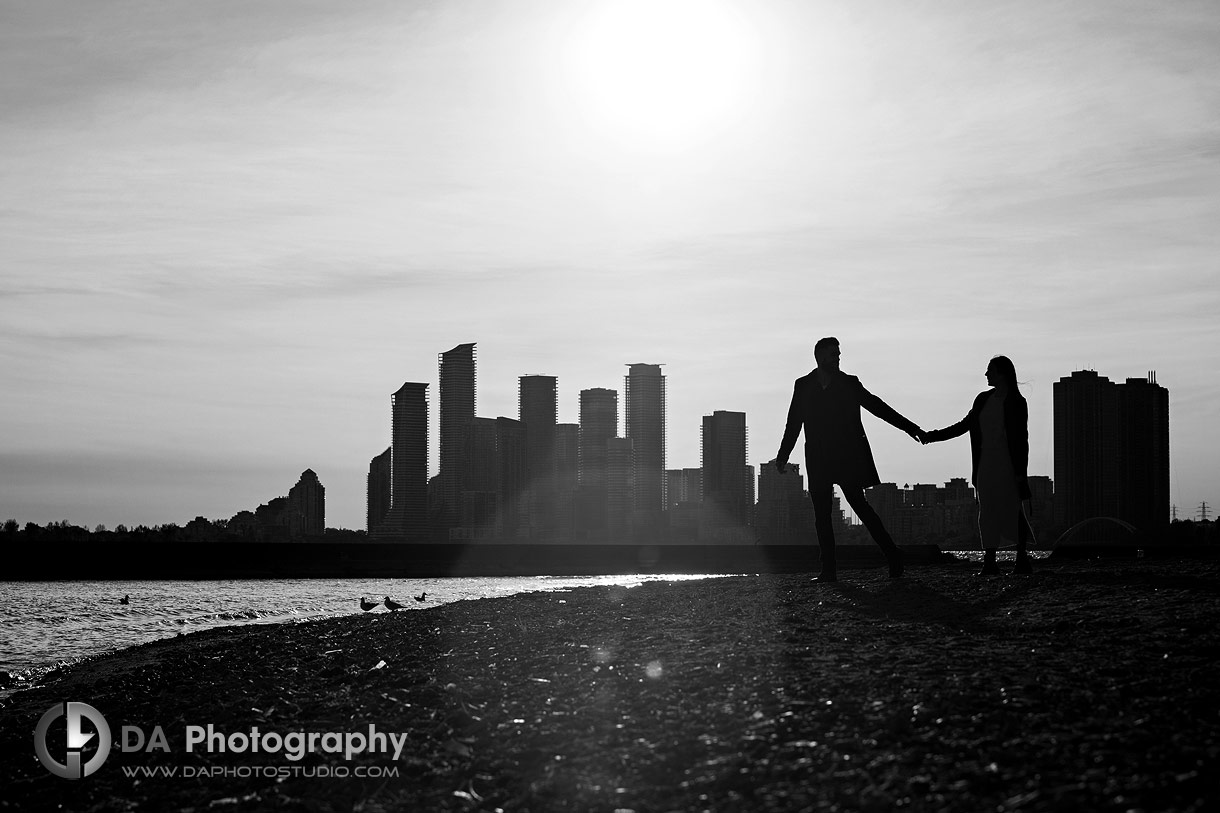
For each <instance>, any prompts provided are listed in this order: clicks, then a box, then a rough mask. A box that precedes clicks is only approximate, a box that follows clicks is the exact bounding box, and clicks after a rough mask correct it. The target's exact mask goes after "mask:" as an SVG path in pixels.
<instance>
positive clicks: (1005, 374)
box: [988, 356, 1021, 392]
mask: <svg viewBox="0 0 1220 813" xmlns="http://www.w3.org/2000/svg"><path fill="white" fill-rule="evenodd" d="M988 366H990V367H991V369H992V370H994V371H995V373H996V375H998V376H999V377H1000V378H1002V379H1003V380H1004V383H1005V384H1007V385H1008V389H1009V391H1010V392H1020V391H1021V390H1020V388H1019V387H1018V386H1017V368H1016V367H1014V366H1013V363H1012V359H1010V358H1009V357H1008V356H993V357H992V359H991V363H990V364H989V365H988Z"/></svg>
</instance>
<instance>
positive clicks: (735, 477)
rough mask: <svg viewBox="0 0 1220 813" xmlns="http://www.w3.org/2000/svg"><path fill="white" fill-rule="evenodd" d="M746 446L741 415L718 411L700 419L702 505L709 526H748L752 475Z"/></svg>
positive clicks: (744, 427)
mask: <svg viewBox="0 0 1220 813" xmlns="http://www.w3.org/2000/svg"><path fill="white" fill-rule="evenodd" d="M747 445H748V441H747V430H746V414H745V413H744V412H727V411H725V410H717V411H716V412H713V413H712V414H711V415H705V416H703V434H702V442H701V458H702V468H703V505H704V513H705V516H707V517H708V521H710V522H715V523H717V524H727V525H748V524H749V521H750V514H751V509H752V508H753V502H754V488H753V479H754V478H753V474H754V472H753V470H752V469H751V468H750V467H749V466H748V465H746V453H747Z"/></svg>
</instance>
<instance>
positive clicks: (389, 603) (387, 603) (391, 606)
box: [385, 596, 402, 610]
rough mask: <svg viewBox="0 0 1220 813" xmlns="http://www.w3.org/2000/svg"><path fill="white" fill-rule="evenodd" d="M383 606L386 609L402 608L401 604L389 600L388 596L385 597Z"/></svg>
mask: <svg viewBox="0 0 1220 813" xmlns="http://www.w3.org/2000/svg"><path fill="white" fill-rule="evenodd" d="M385 606H386V609H387V610H401V609H402V605H401V604H399V603H398V602H397V601H390V597H389V596H386V597H385Z"/></svg>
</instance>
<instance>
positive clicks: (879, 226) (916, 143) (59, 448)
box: [0, 0, 1220, 528]
mask: <svg viewBox="0 0 1220 813" xmlns="http://www.w3.org/2000/svg"><path fill="white" fill-rule="evenodd" d="M1217 223H1220V4H1217V3H1215V2H1213V0H1201V1H1200V2H1178V1H1176V0H1170V1H1169V2H1165V1H1164V0H1158V1H1157V2H1153V1H1152V0H1148V2H1119V1H1118V0H1076V2H1072V3H1062V2H1059V0H1052V1H1049V2H1042V1H1041V0H1013V2H1000V1H995V2H993V1H991V0H968V1H967V0H963V1H962V2H935V3H933V2H912V1H911V0H871V1H870V0H850V1H849V0H843V1H842V2H809V1H807V0H702V1H701V0H653V2H632V1H631V0H623V2H613V3H611V2H607V3H601V2H592V1H591V0H513V1H512V2H495V1H494V0H437V1H436V2H411V1H410V0H344V2H317V1H316V0H315V1H311V2H304V1H301V0H298V1H297V2H278V1H276V2H272V1H271V0H267V1H266V2H263V1H261V0H241V1H240V2H237V0H233V2H210V1H209V2H201V0H123V2H117V1H112V0H66V1H64V2H54V0H38V1H37V2H27V0H0V388H2V391H3V397H2V398H0V514H2V515H3V516H0V520H3V519H6V518H9V517H12V518H15V519H17V520H18V521H20V522H21V523H23V524H24V523H25V522H30V521H32V522H37V523H39V524H44V523H46V522H49V521H54V520H61V519H66V520H68V521H70V522H73V523H76V524H81V525H87V526H89V527H93V526H94V525H96V524H98V523H102V524H105V525H107V526H109V527H113V526H114V525H116V524H118V523H126V524H127V525H136V524H141V523H143V524H148V525H153V524H159V523H166V522H177V523H185V522H186V521H188V520H190V519H191V518H193V517H195V516H197V515H202V516H205V517H208V518H209V519H216V518H228V517H230V516H232V515H233V514H235V513H236V512H238V511H240V510H243V509H253V508H254V507H256V506H257V505H258V504H259V503H261V502H266V501H267V500H269V499H271V498H273V497H276V496H280V495H283V494H286V493H287V491H288V489H289V488H290V487H291V486H292V485H293V484H294V483H295V482H296V480H297V478H298V477H299V475H300V473H301V472H302V471H303V470H304V469H306V468H312V469H314V470H315V471H316V472H317V473H318V476H319V478H320V479H321V481H322V483H323V485H325V487H326V495H327V506H326V507H327V525H328V526H331V527H347V528H363V527H364V524H365V514H364V512H365V476H366V473H367V470H368V463H369V459H370V458H371V457H373V456H374V455H376V454H378V453H379V452H381V451H382V450H383V449H385V448H386V447H387V446H388V445H389V442H390V401H389V399H390V393H392V392H394V391H395V390H396V389H398V387H399V386H401V384H402V383H403V382H404V381H422V382H431V386H430V388H429V389H430V393H431V403H432V415H431V430H432V433H433V436H434V441H433V454H432V457H431V460H430V468H431V469H432V470H433V471H436V469H437V466H438V460H437V458H436V453H435V433H436V427H437V421H436V415H437V406H438V401H439V393H438V392H437V383H436V380H437V354H438V353H440V352H443V351H445V350H448V349H450V348H452V347H454V346H455V345H457V344H460V343H463V342H477V343H478V357H479V382H478V405H477V412H478V414H479V415H482V416H486V417H496V416H498V415H506V416H510V417H516V387H517V378H518V376H520V375H525V374H545V375H555V376H558V378H559V392H560V403H559V413H560V414H559V419H560V420H561V421H564V422H575V421H576V420H577V418H578V394H579V391H580V390H581V389H585V388H589V387H611V388H614V389H618V390H620V391H621V390H622V386H623V376H624V375H625V374H626V370H627V368H626V365H627V364H630V363H636V362H645V363H660V364H665V365H666V366H665V368H664V369H665V374H666V376H667V381H668V446H669V452H668V465H669V467H670V468H681V467H693V466H697V465H699V431H700V421H701V416H703V415H705V414H710V413H711V412H713V411H714V410H717V409H724V410H738V411H744V412H746V413H747V423H748V426H749V432H750V462H751V463H752V464H758V463H761V462H764V461H767V460H770V459H771V458H772V457H774V455H775V451H776V448H777V447H778V444H779V440H780V436H781V434H782V431H783V420H784V416H785V412H786V409H787V402H788V398H789V396H790V394H791V386H792V380H793V379H794V378H796V377H797V376H799V375H802V374H804V373H805V372H808V370H809V369H810V368H811V366H812V363H813V362H812V353H811V350H812V345H813V342H814V341H815V340H816V339H817V338H819V337H820V336H825V335H834V336H837V337H838V338H839V339H840V341H841V342H842V350H843V360H842V363H843V368H844V369H845V370H846V371H848V372H851V373H854V374H856V375H858V376H860V378H861V379H862V381H863V382H864V384H865V386H866V387H868V388H869V389H870V390H872V391H873V392H874V393H876V394H878V395H880V396H881V397H882V398H883V399H885V400H886V401H887V402H888V403H889V404H890V405H891V406H893V407H895V408H896V409H898V410H899V411H900V412H902V413H903V414H905V415H907V416H908V417H910V418H911V419H912V420H914V421H916V422H917V423H919V424H921V425H922V426H924V427H925V428H935V427H940V426H945V425H947V424H949V423H952V422H954V421H956V420H958V419H960V418H961V417H962V416H963V415H964V414H965V413H966V410H967V409H968V408H969V406H970V403H971V400H972V398H973V397H974V395H975V394H977V393H978V392H979V391H981V390H982V389H984V388H985V387H986V383H985V381H984V379H983V372H984V370H985V368H986V365H987V361H988V359H989V358H990V357H991V356H992V355H995V354H1000V353H1002V354H1006V355H1008V356H1010V357H1011V358H1012V359H1013V361H1014V362H1015V364H1016V367H1017V372H1018V376H1019V378H1020V380H1021V381H1022V382H1023V391H1024V393H1025V394H1026V396H1027V398H1029V400H1030V411H1031V418H1030V435H1031V436H1030V473H1031V474H1047V475H1050V474H1053V437H1052V423H1051V412H1052V385H1053V383H1054V381H1056V380H1057V379H1059V378H1060V377H1063V376H1066V375H1069V374H1070V373H1071V372H1072V371H1073V370H1077V369H1086V368H1087V369H1094V370H1096V371H1097V372H1098V373H1100V374H1102V375H1105V376H1108V377H1110V378H1111V379H1115V380H1122V379H1123V378H1126V377H1143V376H1145V375H1146V373H1147V372H1148V371H1150V370H1155V371H1156V372H1157V377H1158V380H1159V383H1161V384H1162V385H1163V386H1165V387H1167V388H1168V389H1169V393H1170V415H1171V421H1170V433H1171V449H1172V452H1171V475H1172V483H1171V491H1172V500H1173V502H1174V503H1175V504H1176V505H1177V506H1178V507H1179V516H1193V515H1194V514H1195V512H1196V511H1197V508H1198V505H1199V503H1200V502H1201V501H1203V500H1207V501H1208V502H1209V504H1210V505H1212V506H1213V510H1216V509H1217V508H1220V454H1218V452H1220V448H1218V447H1220V444H1218V443H1217V419H1218V417H1220V409H1218V407H1217V404H1218V403H1220V379H1218V377H1217V373H1218V372H1220V328H1218V327H1217V325H1220V319H1218V318H1217V314H1218V312H1220V269H1218V263H1220V229H1217V228H1216V224H1217ZM866 426H867V429H868V431H869V435H870V438H871V440H872V443H873V446H874V450H875V452H876V456H877V462H878V466H879V469H880V471H881V476H882V478H883V479H885V480H891V481H894V482H897V483H899V484H900V485H902V484H905V483H915V482H930V483H943V482H944V481H945V480H948V479H949V478H951V477H961V476H968V474H969V470H970V461H969V457H970V452H969V444H968V442H967V441H966V439H965V438H962V439H960V440H957V441H953V442H949V443H943V444H937V445H935V446H929V447H920V446H919V445H918V444H916V443H915V442H913V441H912V440H910V438H908V437H907V436H906V435H904V434H902V433H900V432H899V431H897V430H895V429H893V428H891V427H889V426H888V425H886V424H883V423H881V422H880V421H877V420H874V419H872V418H866ZM794 462H801V461H799V460H798V459H797V458H794ZM803 468H804V467H803V466H802V470H803Z"/></svg>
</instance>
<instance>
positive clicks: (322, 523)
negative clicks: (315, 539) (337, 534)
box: [285, 469, 326, 538]
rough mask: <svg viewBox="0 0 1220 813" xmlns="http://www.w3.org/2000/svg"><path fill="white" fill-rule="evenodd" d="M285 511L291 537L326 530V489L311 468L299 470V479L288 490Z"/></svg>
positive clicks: (319, 534) (316, 534) (312, 534)
mask: <svg viewBox="0 0 1220 813" xmlns="http://www.w3.org/2000/svg"><path fill="white" fill-rule="evenodd" d="M285 513H286V514H287V519H288V535H289V536H291V537H294V538H295V537H302V536H321V535H322V533H323V532H324V531H325V530H326V489H325V488H324V487H323V486H322V483H321V481H319V480H318V475H317V474H316V473H315V472H314V470H313V469H305V471H303V472H301V479H299V480H297V484H296V485H295V486H293V487H292V488H291V489H289V490H288V504H287V505H286V506H285Z"/></svg>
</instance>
